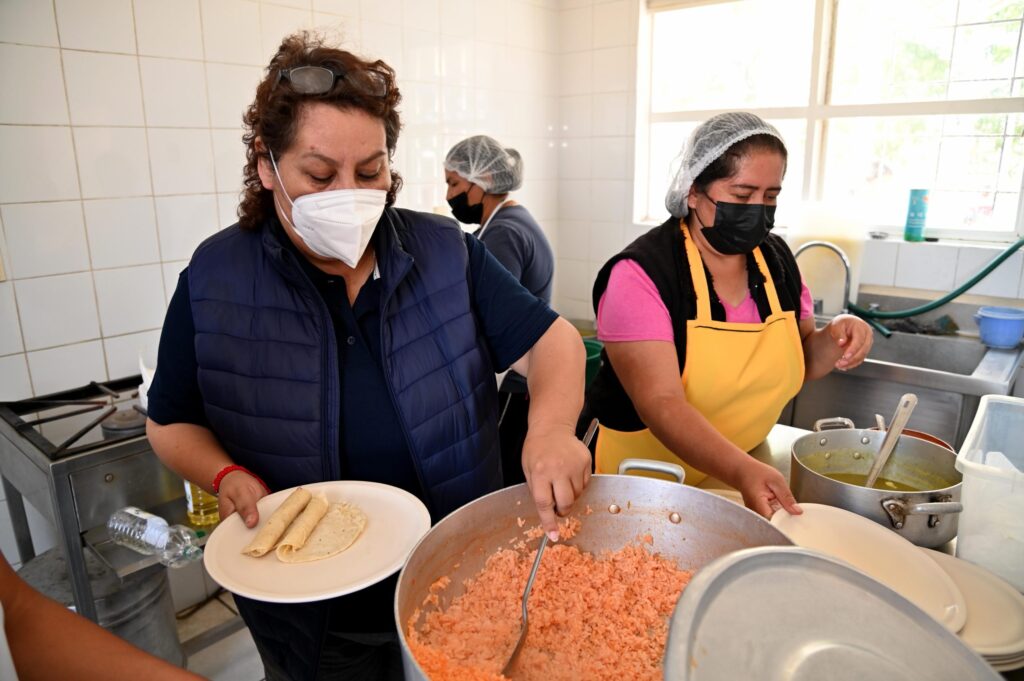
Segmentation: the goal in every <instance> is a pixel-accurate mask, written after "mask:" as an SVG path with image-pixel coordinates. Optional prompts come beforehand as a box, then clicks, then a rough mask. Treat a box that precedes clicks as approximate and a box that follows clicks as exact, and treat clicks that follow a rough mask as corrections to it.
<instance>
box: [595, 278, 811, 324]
mask: <svg viewBox="0 0 1024 681" xmlns="http://www.w3.org/2000/svg"><path fill="white" fill-rule="evenodd" d="M722 307H724V308H725V321H727V322H736V323H739V324H759V323H760V322H761V315H760V314H758V312H757V303H755V302H754V299H753V298H751V297H750V292H749V291H748V292H747V297H746V298H744V299H743V302H741V303H740V304H739V305H737V306H736V307H733V306H732V305H730V304H729V303H727V302H726V301H724V300H723V301H722ZM813 312H814V303H813V301H812V300H811V291H810V289H808V288H807V284H803V288H802V289H801V291H800V315H799V317H798V318H799V319H806V318H807V317H810V316H811V315H812V314H813ZM597 338H598V340H601V341H609V342H612V343H615V342H623V341H651V340H656V341H667V342H669V343H672V342H674V341H675V335H674V334H673V333H672V317H671V316H670V315H669V313H668V308H667V307H665V303H664V302H662V300H661V295H660V294H659V293H658V287H657V286H655V285H654V282H653V281H651V278H650V277H648V276H647V273H646V272H644V271H643V268H641V267H640V265H639V264H637V262H636V261H635V260H620V261H619V262H617V263H615V266H614V267H612V271H611V275H610V276H609V278H608V287H607V288H606V289H605V291H604V295H602V296H601V300H600V301H598V304H597Z"/></svg>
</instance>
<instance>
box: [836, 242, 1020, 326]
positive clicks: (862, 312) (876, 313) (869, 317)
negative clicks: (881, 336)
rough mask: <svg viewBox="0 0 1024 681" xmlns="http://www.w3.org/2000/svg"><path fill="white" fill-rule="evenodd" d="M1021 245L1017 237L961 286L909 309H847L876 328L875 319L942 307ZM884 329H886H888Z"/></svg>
mask: <svg viewBox="0 0 1024 681" xmlns="http://www.w3.org/2000/svg"><path fill="white" fill-rule="evenodd" d="M1022 246H1024V238H1022V239H1018V240H1017V242H1016V243H1014V244H1012V245H1010V246H1009V247H1008V248H1007V249H1006V250H1005V251H1003V252H1002V253H1000V254H999V255H997V256H996V257H995V258H993V259H992V262H990V263H989V264H987V265H985V267H984V268H983V269H982V270H981V271H980V272H978V273H977V274H975V275H974V276H973V277H971V278H970V279H968V280H967V281H966V282H964V283H963V285H962V286H960V287H958V288H956V289H954V290H953V291H950V292H949V293H947V294H946V295H944V296H942V297H941V298H938V299H936V300H933V301H931V302H930V303H925V304H924V305H918V306H917V307H912V308H910V309H909V310H897V311H895V312H882V311H881V310H867V309H864V308H863V307H860V306H859V305H857V304H855V303H852V302H851V303H849V304H848V305H849V310H850V312H852V313H853V314H855V315H857V316H858V317H860V318H861V319H863V320H864V321H866V322H867V323H868V324H871V325H872V326H874V327H875V328H876V329H877V328H878V327H879V326H881V325H880V324H878V322H875V321H874V320H876V319H905V318H907V317H913V316H915V315H919V314H924V313H925V312H931V311H932V310H934V309H935V308H937V307H942V306H943V305H945V304H946V303H948V302H949V301H951V300H953V299H954V298H956V297H958V296H961V295H963V294H964V293H965V292H966V291H968V290H970V289H971V288H972V287H973V286H974V285H975V284H977V283H978V282H979V281H981V280H982V279H984V278H985V277H987V276H988V275H989V274H990V273H991V272H992V270H994V269H995V268H997V267H999V266H1000V265H1001V264H1003V261H1004V260H1006V259H1007V258H1009V257H1010V256H1011V255H1013V254H1014V253H1015V252H1016V251H1017V250H1018V249H1020V248H1021V247H1022ZM883 328H884V327H883ZM886 330H887V331H888V329H886ZM879 331H880V332H881V329H879ZM890 333H891V332H890Z"/></svg>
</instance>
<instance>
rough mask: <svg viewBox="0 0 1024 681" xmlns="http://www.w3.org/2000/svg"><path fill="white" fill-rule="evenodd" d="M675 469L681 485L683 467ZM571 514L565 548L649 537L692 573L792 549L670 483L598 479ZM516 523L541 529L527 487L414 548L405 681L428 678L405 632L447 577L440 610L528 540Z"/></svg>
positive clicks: (497, 496)
mask: <svg viewBox="0 0 1024 681" xmlns="http://www.w3.org/2000/svg"><path fill="white" fill-rule="evenodd" d="M631 461H634V462H636V461H637V460H631ZM623 463H624V464H625V463H626V462H623ZM649 463H652V464H656V463H659V462H649ZM669 465H671V464H669ZM628 467H630V468H633V467H635V468H641V469H643V470H657V471H660V472H664V471H665V468H664V467H659V466H645V465H644V464H642V463H636V464H633V463H631V464H628ZM674 468H675V469H677V470H678V479H679V480H682V469H681V468H680V467H678V466H675V467H674ZM587 507H590V508H591V509H592V511H593V512H592V514H591V515H583V512H584V511H585V509H586V508H587ZM573 508H574V514H580V517H581V518H582V520H583V527H582V529H581V530H580V532H579V533H578V534H577V535H576V536H575V537H573V538H572V539H571V540H569V541H568V542H567V543H569V544H572V545H574V546H578V547H579V548H580V549H581V550H583V551H589V552H598V553H599V552H601V551H603V550H606V549H607V550H616V549H619V548H621V547H623V546H625V545H626V544H628V543H630V542H632V541H633V540H635V539H636V537H637V536H638V535H643V534H646V533H650V534H651V536H652V537H653V538H654V549H655V550H656V551H658V552H659V553H661V554H662V555H665V556H670V557H672V558H674V559H675V560H676V561H677V562H678V564H679V566H680V567H682V568H684V569H688V570H696V569H698V568H700V567H702V566H704V565H705V564H707V563H709V562H711V561H712V560H714V559H715V558H718V557H719V556H723V555H725V554H727V553H731V552H732V551H736V550H739V549H744V548H750V547H753V546H786V545H792V542H790V541H789V539H787V538H786V536H785V535H783V534H782V533H781V532H779V531H778V530H777V529H775V527H773V526H772V525H771V523H769V522H767V521H766V520H764V519H763V518H761V517H760V516H759V515H757V514H756V513H754V512H753V511H750V510H747V509H746V508H743V507H742V506H739V505H737V504H734V503H733V502H731V501H728V500H726V499H723V498H721V497H719V496H716V495H714V494H711V493H710V492H705V491H703V490H699V489H696V488H694V487H687V486H684V485H681V484H678V483H676V482H670V481H667V480H657V479H654V478H647V477H638V476H632V475H595V476H593V477H592V478H591V479H590V484H589V485H588V486H587V489H586V490H585V491H584V493H583V495H582V496H581V497H580V498H579V499H578V500H577V501H576V505H575V506H574V507H573ZM517 518H523V519H524V520H525V521H526V523H527V525H526V526H527V527H529V526H530V525H536V524H538V523H539V520H538V518H537V513H536V509H535V507H534V504H533V500H532V498H531V496H530V492H529V490H528V488H527V486H526V485H525V484H522V485H516V486H514V487H509V488H507V489H503V490H501V491H498V492H493V493H491V494H488V495H487V496H484V497H481V498H480V499H477V500H476V501H473V502H471V503H469V504H466V505H465V506H463V507H462V508H460V509H458V510H457V511H455V512H453V513H451V514H450V515H448V516H447V517H446V518H444V519H443V520H441V522H439V523H438V524H437V525H435V526H434V527H433V528H432V529H431V530H430V531H429V532H427V534H426V535H424V537H423V539H421V540H420V542H419V544H417V545H416V548H414V549H413V551H412V553H411V554H410V555H409V559H408V560H407V561H406V563H405V567H403V568H402V572H401V574H400V575H399V578H398V588H397V590H396V592H395V621H396V624H397V626H398V631H399V636H400V638H401V642H402V657H403V663H404V667H405V678H406V679H407V681H422V680H425V679H426V678H427V677H426V675H425V674H424V673H423V670H422V669H421V668H420V666H419V665H418V664H417V663H416V661H415V660H414V659H413V657H412V655H411V654H410V652H409V645H408V642H407V641H406V638H405V630H406V627H407V626H408V624H409V618H410V617H412V614H413V611H414V610H415V609H416V608H417V607H421V606H422V604H423V601H424V599H425V598H426V597H427V595H428V589H429V587H430V585H431V584H433V583H434V581H436V580H437V579H438V578H440V577H442V576H448V577H450V578H451V584H450V585H449V586H448V588H447V589H445V590H444V591H443V592H442V593H441V594H440V602H441V607H446V606H447V605H448V604H449V603H450V602H451V601H452V599H453V598H455V597H457V596H459V595H460V594H462V593H463V591H464V588H463V587H462V582H463V580H465V579H468V578H470V577H473V576H474V575H476V574H477V573H478V572H480V570H481V569H482V568H483V565H484V562H485V561H486V559H487V557H488V556H489V555H491V554H492V553H494V552H495V551H497V550H498V549H500V548H507V547H508V546H509V540H510V539H513V538H522V533H523V528H521V527H520V526H519V524H518V522H517ZM531 548H533V547H532V546H531Z"/></svg>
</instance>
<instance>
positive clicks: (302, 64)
mask: <svg viewBox="0 0 1024 681" xmlns="http://www.w3.org/2000/svg"><path fill="white" fill-rule="evenodd" d="M399 99H400V96H399V92H398V89H397V87H396V85H395V81H394V71H393V70H392V69H391V68H390V67H389V66H388V65H387V64H385V63H384V62H381V61H376V62H372V63H371V62H366V61H363V60H360V59H359V58H358V57H356V56H354V55H352V54H350V53H348V52H344V51H341V50H337V49H332V48H329V47H326V46H324V45H323V44H322V43H321V42H319V41H318V40H316V39H314V38H312V37H310V36H309V35H307V34H299V35H296V36H292V37H290V38H288V39H286V40H285V41H284V43H282V45H281V48H280V49H279V50H278V53H277V54H276V55H275V56H274V58H273V60H272V61H271V63H270V65H269V67H268V69H267V73H266V77H265V78H264V79H263V81H262V82H261V83H260V85H259V86H258V88H257V91H256V99H255V101H254V102H253V103H252V105H251V106H250V107H249V109H248V110H247V112H246V115H245V123H246V133H245V136H244V138H243V139H244V142H245V144H246V148H247V164H246V166H245V169H244V181H245V191H244V195H243V198H242V202H241V205H240V207H239V211H238V214H239V222H238V223H237V224H235V225H233V226H231V227H228V228H227V229H224V230H222V231H220V232H218V233H217V234H215V235H214V236H212V237H210V238H209V239H207V240H206V241H205V242H204V243H203V244H202V245H200V246H199V248H198V249H197V250H196V252H195V254H194V255H193V257H192V260H191V261H190V263H189V266H188V268H187V269H186V270H185V271H184V272H182V274H181V276H180V277H179V280H178V286H177V289H176V291H175V293H174V297H173V299H172V301H171V304H170V307H169V309H168V312H167V319H166V321H165V324H164V330H163V335H162V336H161V339H160V351H159V357H158V365H157V374H156V377H155V378H154V381H153V385H152V387H151V389H150V391H149V417H150V421H149V427H148V435H149V438H150V441H151V442H152V444H153V448H154V450H155V451H156V452H157V454H158V456H160V458H161V460H162V461H163V462H164V463H165V464H167V465H168V466H169V467H170V468H171V469H173V470H174V471H176V472H177V473H179V474H180V475H181V476H182V477H183V478H185V479H187V480H191V481H193V482H195V483H196V484H198V485H199V486H201V487H203V488H204V489H206V490H208V491H212V492H215V493H218V494H219V498H220V511H221V516H222V517H224V516H227V515H229V514H231V513H233V512H237V513H239V514H240V516H241V517H242V519H243V520H244V522H245V524H246V525H247V526H249V527H253V526H255V525H256V523H257V522H258V514H257V508H256V501H257V500H258V499H259V498H260V497H262V496H264V495H265V494H267V493H268V492H269V491H277V490H281V489H287V488H289V487H294V486H296V485H301V484H309V483H313V482H318V481H324V480H339V479H357V480H371V481H375V482H382V483H386V484H390V485H394V486H396V487H400V488H403V489H406V490H408V491H409V492H412V493H413V494H415V495H417V496H418V497H419V498H420V499H422V500H423V501H424V503H425V504H426V505H427V507H428V508H429V509H430V512H431V515H432V516H433V518H434V520H437V519H439V518H441V517H443V516H444V515H446V514H448V513H449V512H451V511H453V510H455V509H456V508H458V507H459V506H462V505H463V504H465V503H467V502H469V501H472V500H473V499H475V498H477V497H479V496H481V495H483V494H485V493H488V492H491V491H493V490H496V489H499V488H500V487H501V484H502V476H501V462H500V456H499V452H498V436H497V395H496V389H495V384H494V374H495V372H500V371H503V370H505V369H508V368H510V367H511V368H515V370H516V371H518V372H520V373H522V374H523V375H525V376H527V378H528V381H529V388H530V393H531V395H532V397H533V400H532V408H531V410H530V415H529V416H530V423H529V426H530V428H529V434H528V436H527V439H526V444H525V446H524V449H523V460H522V465H523V469H524V471H525V473H526V479H527V481H528V483H529V485H530V488H531V490H532V493H533V497H534V499H535V500H536V504H537V509H538V512H539V513H540V517H541V522H542V525H543V527H544V529H545V530H546V531H548V532H549V533H552V532H555V533H556V534H555V536H557V530H556V514H564V513H566V512H567V511H568V510H569V508H570V507H571V506H572V504H573V501H574V500H575V499H576V498H577V497H578V496H579V494H580V493H581V492H582V490H583V488H584V487H585V485H586V484H587V481H588V479H589V475H590V455H589V452H588V451H587V449H586V448H585V447H584V446H583V445H582V444H581V443H579V442H578V441H577V440H576V439H575V437H574V428H575V424H576V418H577V416H578V413H579V411H580V407H581V406H582V390H583V375H584V351H583V347H582V343H581V342H580V339H579V335H578V334H577V333H576V331H575V330H574V329H573V327H572V326H571V325H570V324H569V323H568V322H566V321H565V320H563V319H561V318H559V317H558V315H556V314H555V313H554V312H552V311H551V309H550V308H549V307H548V306H547V305H546V304H545V303H544V302H542V301H540V300H538V299H537V298H536V297H535V296H533V295H532V294H530V293H529V292H528V291H527V290H526V289H524V288H523V287H522V286H520V284H519V283H518V282H517V281H516V280H515V279H514V278H513V277H512V276H511V275H510V274H509V273H508V272H507V271H506V270H505V269H504V268H503V267H502V266H501V265H500V264H499V263H498V262H497V261H496V260H495V259H494V258H493V257H492V256H491V255H490V254H489V253H488V252H487V250H486V249H485V248H484V247H483V246H482V245H481V244H480V242H479V241H478V240H477V239H475V238H474V237H472V236H467V235H465V234H464V233H463V232H462V230H461V229H460V228H459V227H458V225H457V224H456V223H455V222H453V221H451V220H448V219H446V218H441V217H438V216H434V215H430V214H424V213H416V212H412V211H407V210H401V209H397V208H395V207H394V206H393V204H394V201H395V196H396V194H397V193H398V190H399V189H400V187H401V179H400V178H399V176H398V175H397V173H395V172H394V170H392V167H391V161H392V158H393V155H394V152H395V146H396V143H397V139H398V131H399V128H400V121H399V116H398V111H397V105H398V103H399ZM514 512H515V511H513V510H511V509H510V513H514ZM395 583H396V578H395V576H392V577H391V578H389V579H387V580H385V581H383V582H380V583H379V584H377V585H375V586H373V587H369V588H367V589H365V590H363V591H360V592H357V593H356V594H353V595H351V596H345V597H341V598H336V599H333V600H329V601H320V602H315V603H306V604H299V605H284V604H272V603H263V602H258V601H253V600H249V599H246V598H242V597H237V598H236V602H237V603H238V606H239V610H240V611H241V614H242V615H243V617H244V618H245V621H246V623H247V624H248V626H249V628H250V630H251V632H252V634H253V638H254V639H255V641H256V645H257V647H258V649H259V651H260V655H261V657H262V659H263V663H264V666H265V668H266V673H267V678H268V679H314V678H315V679H330V678H346V679H347V678H358V679H375V678H381V679H391V678H396V679H398V678H401V676H402V672H401V660H400V654H399V649H398V644H397V638H396V632H395V628H394V622H393V618H392V615H391V613H392V607H391V604H392V599H393V594H394V588H395Z"/></svg>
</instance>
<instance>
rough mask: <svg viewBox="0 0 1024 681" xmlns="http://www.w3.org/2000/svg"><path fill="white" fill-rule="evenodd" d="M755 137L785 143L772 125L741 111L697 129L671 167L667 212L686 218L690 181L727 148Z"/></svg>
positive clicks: (666, 203) (713, 119)
mask: <svg viewBox="0 0 1024 681" xmlns="http://www.w3.org/2000/svg"><path fill="white" fill-rule="evenodd" d="M754 135H771V136H772V137H776V138H778V140H779V141H780V142H783V143H785V141H784V140H783V139H782V135H781V134H780V133H779V131H778V130H776V129H775V126H773V125H770V124H768V123H765V122H764V121H763V120H761V118H759V117H758V116H755V115H754V114H752V113H746V112H743V111H737V112H732V113H723V114H718V115H717V116H712V117H711V118H709V119H708V120H706V121H704V122H703V123H701V124H700V125H699V126H697V129H696V130H694V131H693V134H692V135H690V139H689V140H687V142H686V146H685V147H683V152H682V153H681V154H680V155H679V156H678V157H676V160H675V161H674V162H673V164H672V165H673V166H674V167H675V173H674V176H673V177H672V184H670V185H669V187H668V192H667V193H666V194H665V207H666V208H668V212H669V213H671V214H672V215H673V217H677V218H684V217H686V214H687V213H688V212H689V209H688V207H687V205H686V199H687V197H688V196H689V195H690V187H691V186H693V181H694V180H696V179H697V177H698V176H699V175H700V174H701V173H702V172H704V170H705V169H706V168H707V167H708V166H709V165H711V164H712V163H714V161H715V160H716V159H717V158H718V157H720V156H721V155H722V154H724V153H725V152H726V151H728V149H729V147H731V146H732V145H734V144H736V143H737V142H740V141H742V140H745V139H747V138H748V137H752V136H754Z"/></svg>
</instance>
